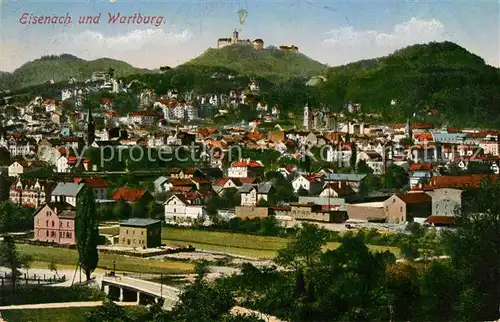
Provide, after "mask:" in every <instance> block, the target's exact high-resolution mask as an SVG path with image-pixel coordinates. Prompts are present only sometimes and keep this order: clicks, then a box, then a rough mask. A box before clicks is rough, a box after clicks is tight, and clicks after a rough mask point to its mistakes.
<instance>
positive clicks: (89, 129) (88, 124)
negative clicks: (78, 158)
mask: <svg viewBox="0 0 500 322" xmlns="http://www.w3.org/2000/svg"><path fill="white" fill-rule="evenodd" d="M85 135H86V137H85V145H86V146H87V147H90V146H91V145H92V143H94V141H95V123H94V118H93V117H92V111H91V110H90V106H89V108H88V111H87V119H86V121H85Z"/></svg>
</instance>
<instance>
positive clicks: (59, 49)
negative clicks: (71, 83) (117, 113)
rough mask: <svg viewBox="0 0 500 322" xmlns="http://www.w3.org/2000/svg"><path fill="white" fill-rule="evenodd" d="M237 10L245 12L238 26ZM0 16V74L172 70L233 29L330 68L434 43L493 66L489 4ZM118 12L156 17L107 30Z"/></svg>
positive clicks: (224, 5)
mask: <svg viewBox="0 0 500 322" xmlns="http://www.w3.org/2000/svg"><path fill="white" fill-rule="evenodd" d="M240 9H244V10H246V12H247V13H248V15H247V16H246V18H245V20H244V21H243V23H240V18H239V16H238V11H239V10H240ZM0 10H1V12H0V19H1V21H0V41H1V46H0V59H1V60H0V70H1V71H13V70H15V69H16V68H18V67H20V66H21V65H22V64H24V63H26V62H28V61H31V60H34V59H37V58H40V57H41V56H43V55H58V54H62V53H69V54H73V55H75V56H77V57H80V58H83V59H87V60H91V59H96V58H102V57H108V58H114V59H119V60H123V61H126V62H128V63H130V64H132V65H134V66H136V67H141V68H159V67H160V66H171V67H174V66H176V65H179V64H182V63H184V62H186V61H188V60H190V59H192V58H194V57H196V56H198V55H200V54H202V53H203V52H204V51H205V50H206V49H207V48H209V47H211V48H215V47H216V42H217V39H218V38H227V37H230V36H231V34H232V32H233V30H235V29H237V30H239V31H240V38H244V39H247V38H248V39H251V40H253V39H256V38H261V39H263V40H264V43H265V46H269V45H274V46H280V45H295V46H297V47H299V51H300V52H302V53H304V54H306V55H307V56H309V57H311V58H313V59H316V60H318V61H320V62H322V63H325V64H328V65H330V66H338V65H343V64H346V63H349V62H353V61H357V60H360V59H367V58H374V57H379V56H384V55H388V54H390V53H392V52H393V51H395V50H397V49H400V48H403V47H406V46H408V45H412V44H417V43H428V42H431V41H444V40H449V41H453V42H455V43H457V44H459V45H460V46H463V47H465V48H466V49H467V50H469V51H471V52H472V53H474V54H476V55H478V56H480V57H482V58H483V59H484V60H485V61H486V63H487V64H490V65H492V66H495V67H499V66H500V1H499V0H491V1H490V0H469V1H460V0H452V1H431V0H427V1H394V0H393V1H391V0H371V1H370V0H365V1H358V0H350V1H348V0H344V1H321V0H260V1H257V0H235V1H229V0H219V1H210V0H156V1H154V0H150V1H146V0H142V1H141V0H73V1H72V0H64V1H61V0H36V1H30V0H18V1H14V0H0ZM118 13H119V14H120V15H121V16H131V15H132V16H133V15H134V14H139V13H140V14H141V15H142V17H150V16H154V17H163V18H161V19H159V18H154V19H149V20H151V21H153V22H161V23H153V24H151V23H150V24H147V25H146V24H138V23H135V24H133V23H129V24H127V23H123V24H120V23H115V24H113V23H109V21H108V19H109V15H110V14H111V15H116V14H118ZM23 14H24V17H25V19H21V18H22V17H23ZM99 14H100V15H101V16H100V19H99V21H97V19H96V22H98V23H95V24H90V23H79V18H80V16H84V17H86V16H92V17H96V16H97V15H99ZM30 16H37V17H39V16H50V17H52V16H57V17H60V16H63V17H66V16H70V17H71V22H70V23H64V21H63V19H62V18H61V19H60V21H61V22H63V23H58V24H31V23H30V21H29V20H28V19H26V17H30ZM136 22H137V21H136Z"/></svg>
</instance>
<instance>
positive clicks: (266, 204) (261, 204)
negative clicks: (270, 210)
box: [257, 198, 269, 207]
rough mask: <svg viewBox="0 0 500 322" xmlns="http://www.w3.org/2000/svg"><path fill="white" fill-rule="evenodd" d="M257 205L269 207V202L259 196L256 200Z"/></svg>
mask: <svg viewBox="0 0 500 322" xmlns="http://www.w3.org/2000/svg"><path fill="white" fill-rule="evenodd" d="M257 207H269V202H267V200H266V199H264V198H260V199H259V201H258V202H257Z"/></svg>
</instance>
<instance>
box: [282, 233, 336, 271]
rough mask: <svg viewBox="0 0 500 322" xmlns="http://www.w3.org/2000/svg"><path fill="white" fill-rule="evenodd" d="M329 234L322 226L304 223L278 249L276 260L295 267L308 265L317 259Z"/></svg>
mask: <svg viewBox="0 0 500 322" xmlns="http://www.w3.org/2000/svg"><path fill="white" fill-rule="evenodd" d="M329 235H330V233H329V232H328V231H327V230H325V229H324V228H319V227H318V226H316V225H314V224H308V223H304V224H303V225H302V228H301V229H300V230H299V231H298V232H297V234H296V235H295V236H294V237H293V239H292V241H291V242H290V243H288V245H287V246H286V247H285V248H283V249H280V250H279V251H278V255H277V257H276V262H277V263H278V264H280V265H283V266H286V267H291V268H295V269H297V268H299V267H303V266H307V267H310V266H311V265H312V264H313V263H314V262H316V261H317V260H318V259H319V256H320V255H321V252H322V247H323V246H324V245H325V244H326V242H327V240H328V237H329Z"/></svg>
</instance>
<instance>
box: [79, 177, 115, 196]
mask: <svg viewBox="0 0 500 322" xmlns="http://www.w3.org/2000/svg"><path fill="white" fill-rule="evenodd" d="M74 182H75V183H84V184H86V185H87V186H88V187H89V188H90V189H92V191H93V192H94V198H95V199H96V200H106V199H108V182H107V181H106V180H104V179H103V178H74Z"/></svg>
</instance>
